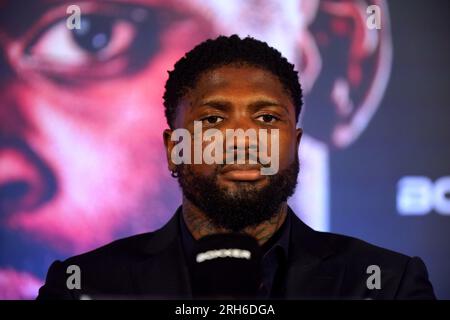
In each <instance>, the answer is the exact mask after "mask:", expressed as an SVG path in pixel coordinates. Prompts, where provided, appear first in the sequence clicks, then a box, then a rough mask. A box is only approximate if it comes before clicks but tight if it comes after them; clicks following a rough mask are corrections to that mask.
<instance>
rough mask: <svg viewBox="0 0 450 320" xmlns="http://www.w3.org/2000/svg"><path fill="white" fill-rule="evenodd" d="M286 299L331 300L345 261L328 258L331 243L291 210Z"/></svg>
mask: <svg viewBox="0 0 450 320" xmlns="http://www.w3.org/2000/svg"><path fill="white" fill-rule="evenodd" d="M290 214H292V225H291V228H292V229H291V248H290V249H289V251H290V252H291V253H292V254H290V259H289V263H288V269H287V274H286V281H287V282H286V295H285V296H286V298H291V299H295V298H308V299H333V298H336V297H338V296H339V293H340V288H341V284H342V280H343V278H344V275H345V269H346V266H345V263H344V262H343V261H340V260H339V259H331V256H332V255H333V253H334V250H333V245H332V244H331V243H329V242H328V241H327V238H325V237H323V236H321V233H320V232H317V231H314V230H312V229H311V228H310V227H308V226H307V225H305V224H304V223H303V222H302V221H301V220H300V219H299V218H298V217H297V216H296V215H295V213H294V212H293V211H291V210H290Z"/></svg>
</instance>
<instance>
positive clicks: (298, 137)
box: [295, 128, 303, 150]
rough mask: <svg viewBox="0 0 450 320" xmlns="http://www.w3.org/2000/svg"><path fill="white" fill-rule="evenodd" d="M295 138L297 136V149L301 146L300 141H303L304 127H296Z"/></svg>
mask: <svg viewBox="0 0 450 320" xmlns="http://www.w3.org/2000/svg"><path fill="white" fill-rule="evenodd" d="M295 131H296V132H295V133H296V134H295V138H296V143H297V150H298V148H299V146H300V141H301V139H302V135H303V129H302V128H297V129H295Z"/></svg>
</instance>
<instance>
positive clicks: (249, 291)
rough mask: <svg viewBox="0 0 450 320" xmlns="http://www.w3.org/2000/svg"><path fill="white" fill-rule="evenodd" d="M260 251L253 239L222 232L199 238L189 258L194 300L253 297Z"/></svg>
mask: <svg viewBox="0 0 450 320" xmlns="http://www.w3.org/2000/svg"><path fill="white" fill-rule="evenodd" d="M261 261H262V252H261V247H260V246H259V244H258V242H257V241H256V239H255V238H253V237H251V236H249V235H245V234H240V233H226V234H215V235H209V236H205V237H203V238H201V239H199V240H198V241H197V243H196V247H195V248H194V254H193V256H192V257H191V260H190V270H191V284H192V294H193V297H194V299H251V298H256V297H257V293H258V289H259V287H260V285H261V279H262V266H261Z"/></svg>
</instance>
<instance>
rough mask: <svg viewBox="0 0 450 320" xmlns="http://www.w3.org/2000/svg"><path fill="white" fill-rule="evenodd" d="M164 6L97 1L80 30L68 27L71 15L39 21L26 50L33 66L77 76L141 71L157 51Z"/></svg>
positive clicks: (54, 72) (56, 73)
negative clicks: (49, 20) (149, 6)
mask: <svg viewBox="0 0 450 320" xmlns="http://www.w3.org/2000/svg"><path fill="white" fill-rule="evenodd" d="M161 10H162V9H161ZM161 10H160V9H157V8H153V9H150V8H144V7H139V6H131V5H117V6H116V5H111V4H108V5H107V4H106V3H103V4H102V5H100V4H99V5H96V6H95V9H93V10H91V12H89V13H82V14H81V28H80V29H76V28H75V29H73V30H70V29H69V28H68V27H67V25H66V19H67V16H63V17H59V18H58V19H54V20H53V22H51V23H48V22H45V23H42V24H38V26H37V27H36V31H35V34H34V37H32V38H31V39H30V41H29V42H28V43H27V44H26V47H25V52H24V53H25V54H26V55H27V61H34V63H33V64H32V65H33V66H37V68H44V71H46V72H51V73H53V74H54V75H67V72H71V74H70V76H71V77H70V78H73V79H75V78H88V77H90V76H94V77H95V78H98V77H102V76H103V77H109V76H114V75H120V74H123V73H124V72H127V71H135V70H140V68H141V67H142V65H144V64H145V63H147V62H148V61H149V59H151V57H152V56H153V55H154V54H155V53H156V52H157V50H158V49H159V48H158V47H159V36H158V35H159V34H160V33H161V29H162V28H163V25H162V22H161V19H159V15H160V14H161V12H162V11H161ZM42 20H44V19H42ZM44 21H45V20H44ZM66 78H67V77H66Z"/></svg>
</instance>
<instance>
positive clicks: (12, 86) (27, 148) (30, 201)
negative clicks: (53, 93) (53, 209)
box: [0, 68, 56, 220]
mask: <svg viewBox="0 0 450 320" xmlns="http://www.w3.org/2000/svg"><path fill="white" fill-rule="evenodd" d="M0 73H1V81H0V220H1V219H2V218H4V217H5V216H9V215H10V214H14V213H15V212H19V211H31V210H33V209H35V208H36V207H38V206H40V205H42V204H43V203H45V202H46V201H48V200H49V199H51V198H52V197H53V195H54V194H55V193H56V177H55V175H54V174H53V172H52V170H51V169H50V167H49V166H48V165H47V164H46V163H45V161H44V160H42V157H40V156H39V155H38V154H37V153H36V152H35V151H34V149H33V147H32V146H31V144H30V143H29V142H28V139H30V137H33V139H34V138H36V136H37V134H38V133H37V132H36V130H35V128H34V127H33V125H32V123H31V121H30V120H29V118H28V117H27V115H28V113H27V112H30V110H32V108H33V107H34V106H33V105H28V103H29V102H27V100H25V99H24V96H26V95H27V88H26V86H25V85H24V84H21V83H20V81H19V79H17V78H15V77H14V76H13V75H12V74H11V73H8V71H4V70H3V68H2V71H0Z"/></svg>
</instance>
